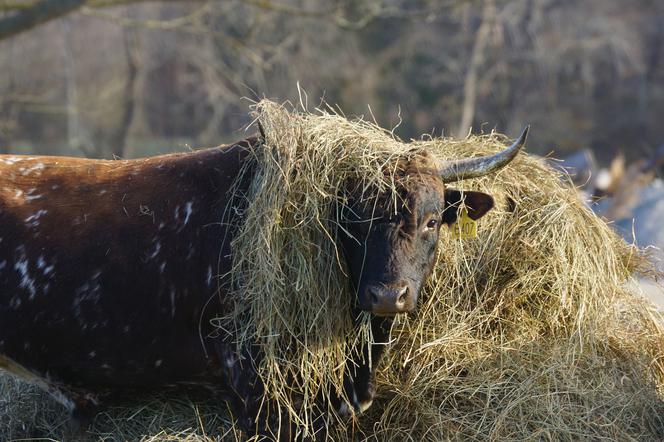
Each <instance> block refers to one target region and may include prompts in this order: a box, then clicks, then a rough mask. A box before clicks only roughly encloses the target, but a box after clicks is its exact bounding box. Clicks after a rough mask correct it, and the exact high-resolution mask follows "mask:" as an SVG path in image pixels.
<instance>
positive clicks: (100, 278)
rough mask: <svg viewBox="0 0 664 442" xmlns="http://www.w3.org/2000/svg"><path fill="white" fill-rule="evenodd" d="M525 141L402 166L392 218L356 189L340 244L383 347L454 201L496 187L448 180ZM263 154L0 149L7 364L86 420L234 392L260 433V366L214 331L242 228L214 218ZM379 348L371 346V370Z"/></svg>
mask: <svg viewBox="0 0 664 442" xmlns="http://www.w3.org/2000/svg"><path fill="white" fill-rule="evenodd" d="M526 135H527V129H526V130H524V132H523V133H522V134H521V136H520V137H519V138H518V139H517V140H516V142H515V143H514V144H513V145H512V146H511V147H509V148H508V149H506V150H505V151H503V152H501V153H498V154H496V155H493V156H488V157H480V158H470V159H462V160H458V161H454V162H451V163H447V164H443V165H440V164H436V163H435V162H434V161H433V160H432V159H431V157H428V156H423V157H422V158H420V159H419V160H417V161H416V163H415V164H410V165H408V166H407V168H406V169H405V173H412V177H411V179H409V180H407V182H408V188H407V189H406V188H404V189H400V191H401V192H402V194H403V196H404V198H403V199H402V201H403V204H402V206H401V207H399V208H398V211H397V213H396V215H395V213H394V210H390V211H388V210H387V209H381V207H383V205H381V204H380V201H378V204H374V202H373V201H371V198H369V203H368V204H367V199H366V195H367V194H366V191H365V192H364V195H365V197H364V198H363V199H362V200H360V199H359V198H354V196H353V190H352V189H351V188H349V189H348V192H349V204H348V209H349V210H348V213H349V214H350V215H347V216H345V217H344V219H345V221H344V222H345V223H346V226H345V227H344V229H339V231H340V232H341V231H343V232H346V233H340V237H339V238H337V241H338V242H339V244H340V246H341V248H342V249H343V251H344V255H345V259H346V260H347V264H348V268H349V269H350V270H351V272H350V273H351V274H350V276H351V279H352V282H353V285H354V287H355V289H356V293H357V298H356V305H355V306H354V311H356V312H357V311H359V310H364V311H369V312H373V313H374V314H375V317H374V319H373V326H374V337H375V339H376V341H377V342H381V340H384V339H385V338H386V334H387V333H388V330H389V327H390V324H391V317H393V316H394V315H396V314H399V313H404V312H408V311H411V310H413V309H414V308H415V306H416V302H417V297H418V293H419V291H420V288H421V287H422V285H423V283H424V281H425V280H426V278H427V276H428V274H429V272H430V271H431V269H432V267H433V265H434V259H435V252H436V248H437V244H438V237H439V229H440V228H441V226H442V225H444V224H448V225H449V224H450V223H452V222H454V221H455V219H456V217H457V206H458V205H459V202H460V200H461V199H462V198H464V200H465V204H466V206H468V208H469V216H470V217H471V218H474V219H477V218H479V217H481V216H482V215H484V214H485V213H486V212H487V211H489V210H490V209H491V208H492V207H493V200H492V198H491V197H490V196H489V195H486V194H483V193H479V192H465V194H463V195H462V193H461V192H459V191H456V190H453V189H448V188H446V187H445V184H446V183H450V182H453V181H457V180H460V179H465V178H473V177H478V176H482V175H486V174H488V173H492V172H495V171H496V170H498V169H500V168H501V167H503V166H505V165H506V164H507V163H509V162H510V161H511V160H512V159H513V158H514V157H515V155H516V154H517V153H518V152H519V150H520V149H521V148H522V146H523V144H524V142H525V139H526ZM261 148H263V146H262V141H261V138H260V137H251V138H248V139H246V140H243V141H240V142H238V143H235V144H233V145H230V146H222V147H217V148H212V149H206V150H200V151H195V152H188V153H180V154H171V155H163V156H157V157H153V158H146V159H137V160H121V161H104V160H90V159H80V158H63V157H46V156H34V157H27V156H7V155H4V156H0V368H4V369H5V370H7V371H9V372H12V373H14V374H17V375H19V376H22V377H23V378H26V379H27V380H29V381H31V382H33V383H35V384H37V385H39V386H40V387H42V388H43V389H45V390H47V391H48V392H50V393H51V394H52V395H53V397H54V398H55V399H56V400H58V401H59V402H60V403H62V404H63V405H64V406H65V407H67V408H68V409H69V410H70V412H71V413H72V417H73V418H74V420H78V421H86V420H89V419H90V418H91V416H92V415H93V414H94V412H95V411H96V409H97V408H98V406H99V404H100V403H101V401H103V400H104V399H105V398H106V397H107V396H109V395H111V394H112V393H115V392H121V391H132V390H150V389H161V388H163V387H165V386H174V385H175V386H177V385H192V384H193V385H200V386H206V387H210V388H213V389H217V388H218V389H220V390H228V391H233V392H234V393H233V396H231V397H230V398H229V401H230V404H231V409H232V411H233V413H234V415H235V417H236V418H238V421H239V422H240V424H241V425H242V426H243V427H244V428H245V430H246V431H247V432H249V433H250V434H252V433H254V432H256V431H265V423H261V422H260V421H261V417H260V416H258V409H259V403H260V394H261V392H262V388H261V386H260V383H259V382H257V377H256V373H255V371H254V370H253V369H252V366H251V364H248V363H246V362H245V363H244V366H242V367H239V366H238V367H234V366H233V364H234V363H237V364H242V363H241V362H239V361H240V360H242V358H237V357H235V356H236V355H234V354H233V352H232V350H231V347H230V346H229V345H226V344H225V342H228V339H227V338H228V337H224V336H219V333H212V332H213V331H215V330H214V329H213V327H212V325H210V321H211V319H213V318H215V317H218V316H221V315H223V314H225V313H227V312H228V309H229V308H230V307H229V304H228V299H226V298H228V297H227V296H226V295H227V293H228V292H227V289H228V283H229V282H228V281H226V280H225V278H224V277H221V276H219V275H226V274H227V273H228V272H229V270H230V266H231V259H232V258H231V250H230V246H229V244H230V241H229V240H228V235H232V231H227V229H230V228H229V227H228V226H229V224H236V223H221V222H220V220H221V219H222V217H223V214H224V211H225V208H226V206H227V204H228V202H229V201H228V200H229V195H228V190H229V189H230V188H231V185H232V184H233V183H234V181H235V180H236V177H237V176H238V174H239V172H240V169H241V168H242V166H243V164H244V162H245V161H246V160H247V159H248V158H249V152H250V150H251V149H261ZM250 179H251V177H250V176H248V177H247V181H246V182H243V183H240V190H242V188H247V187H248V186H249V184H250V183H249V181H250ZM372 198H378V199H380V196H379V195H375V196H372ZM234 216H241V215H238V214H236V215H234ZM370 219H371V220H372V222H368V220H370ZM233 221H241V219H240V220H238V219H235V220H233ZM224 238H226V240H225V241H224ZM220 257H221V258H220ZM360 269H361V271H360ZM220 287H221V291H220V292H219V290H220V289H219V288H220ZM213 336H214V337H213ZM383 348H384V346H383V345H375V346H373V348H371V349H369V348H366V349H365V350H364V351H365V353H366V352H369V351H371V352H372V356H373V357H372V358H371V359H372V360H373V361H374V365H375V363H376V361H377V360H378V359H379V358H380V355H381V352H382V349H383ZM366 359H367V358H365V360H366ZM229 361H230V365H229ZM233 361H235V362H233ZM371 377H372V373H371V370H370V369H369V367H368V366H367V365H366V364H359V366H358V367H357V368H356V369H355V370H354V371H353V372H352V373H349V376H348V382H347V388H348V389H349V391H348V396H349V397H350V398H352V400H353V406H354V407H355V408H356V410H363V409H365V408H366V407H368V406H369V405H370V404H371V401H372V399H373V395H374V392H373V387H372V381H371Z"/></svg>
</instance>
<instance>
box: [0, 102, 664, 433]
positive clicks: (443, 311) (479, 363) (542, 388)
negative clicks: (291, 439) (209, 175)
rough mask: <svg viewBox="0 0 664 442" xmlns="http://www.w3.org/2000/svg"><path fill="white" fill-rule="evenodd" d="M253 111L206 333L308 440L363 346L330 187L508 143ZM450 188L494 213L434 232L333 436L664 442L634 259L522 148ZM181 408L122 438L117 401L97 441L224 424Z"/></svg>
mask: <svg viewBox="0 0 664 442" xmlns="http://www.w3.org/2000/svg"><path fill="white" fill-rule="evenodd" d="M255 112H256V118H257V119H258V120H259V121H260V123H261V124H262V126H263V128H264V131H265V135H266V141H267V146H268V148H267V149H257V150H256V151H255V152H254V156H253V160H252V161H251V162H250V163H249V164H248V165H247V169H246V172H247V173H255V174H256V175H255V176H254V178H253V180H252V186H251V188H250V189H249V192H248V194H247V195H239V194H238V195H237V196H238V198H239V199H240V200H241V201H244V203H239V204H238V205H237V206H234V207H233V208H229V210H235V211H243V213H244V217H245V220H246V222H245V224H243V225H239V226H237V229H238V231H237V236H235V239H234V242H233V243H232V247H233V249H234V263H233V264H234V268H233V272H232V274H231V277H232V278H233V283H234V287H235V288H236V289H237V290H236V292H235V293H234V296H236V297H237V305H238V306H242V308H240V307H238V309H237V310H236V311H235V312H233V315H229V317H225V318H220V319H219V326H220V327H223V328H224V329H231V330H234V331H235V332H237V333H238V336H239V337H240V339H239V340H238V342H237V344H238V345H239V346H242V345H243V344H246V343H248V342H254V343H258V344H259V345H260V347H261V349H262V350H263V352H264V354H265V358H264V359H263V360H261V361H260V362H259V370H260V374H261V376H262V378H263V380H264V381H265V383H266V386H267V394H268V396H269V397H270V398H272V399H274V400H275V401H276V402H277V403H278V404H279V405H280V407H281V410H280V411H281V412H282V413H285V414H289V415H290V416H291V417H292V418H293V419H294V420H295V421H296V423H297V424H298V425H299V430H300V432H301V434H310V433H311V432H312V431H313V428H312V420H313V417H314V414H315V413H314V412H312V409H313V408H314V405H315V403H316V402H317V400H319V399H320V398H321V396H322V397H324V396H327V395H328V394H329V392H331V391H336V392H337V393H339V392H341V390H342V389H341V381H342V375H343V371H344V366H345V364H346V363H347V360H348V357H349V355H350V354H351V353H352V352H353V349H355V348H357V345H358V344H359V343H360V342H364V341H366V340H369V339H371V337H370V336H369V333H368V330H367V323H366V320H365V321H364V322H363V324H362V326H361V327H360V332H359V333H358V332H357V331H356V330H354V329H353V326H352V323H351V317H350V312H349V306H350V302H351V301H350V300H351V296H353V295H351V293H350V290H349V287H348V281H347V278H346V277H345V274H344V270H343V262H342V259H341V258H340V257H339V253H340V252H339V251H338V250H337V249H336V247H335V242H334V237H335V235H336V229H337V228H338V220H336V219H335V217H334V214H335V213H336V211H335V207H336V205H338V204H343V196H342V195H343V193H342V192H340V189H342V188H343V185H344V183H345V182H346V181H347V180H348V179H354V178H357V177H361V178H362V179H363V183H364V184H365V185H367V186H368V185H372V186H376V187H378V188H379V189H381V190H382V191H385V192H388V193H389V192H390V191H392V190H393V189H394V187H395V182H394V178H393V176H394V174H393V173H392V172H393V171H394V170H396V168H398V167H399V166H398V165H399V164H401V162H403V161H404V160H408V159H410V158H413V157H414V156H417V155H419V154H420V153H421V152H422V151H428V152H430V153H432V154H433V155H435V156H437V157H438V158H441V159H446V158H456V157H468V156H473V155H478V154H487V153H494V152H497V151H498V150H500V149H502V148H503V147H504V145H505V143H506V141H507V140H506V139H505V138H504V137H503V136H500V135H498V134H490V135H484V136H479V137H475V136H473V137H468V138H466V139H464V140H451V139H447V138H445V139H438V138H436V139H430V138H427V139H423V140H420V141H415V142H411V143H402V142H401V141H399V140H398V139H397V138H396V137H394V136H392V134H391V133H389V132H386V131H384V130H382V129H380V128H378V127H376V126H375V125H373V124H371V123H368V122H366V121H349V120H347V119H345V118H344V117H342V116H340V115H338V114H336V113H334V112H331V111H330V110H329V109H327V110H326V111H317V112H316V113H314V114H312V113H307V112H299V113H298V112H294V111H293V110H292V109H286V108H284V107H282V106H279V105H276V104H274V103H272V102H269V101H262V102H260V103H258V104H257V105H256V109H255ZM385 171H387V172H388V173H385ZM456 184H457V185H458V187H459V188H464V189H473V190H482V191H486V192H487V193H490V194H492V195H493V196H494V197H495V198H496V201H497V207H496V209H494V210H493V211H491V212H490V213H489V214H488V215H487V216H486V217H485V218H483V219H482V220H481V221H480V234H479V238H477V239H474V240H466V241H457V240H453V239H452V238H451V236H450V235H449V233H448V232H446V231H444V232H443V234H442V235H441V244H440V252H439V257H438V265H437V267H436V269H435V271H434V274H433V275H432V277H431V278H430V280H429V282H428V284H427V286H426V287H425V289H424V291H423V293H422V294H421V299H420V301H419V308H418V311H417V312H416V313H415V314H413V315H409V316H407V317H399V318H398V320H397V321H396V322H395V325H394V327H393V330H392V336H391V337H392V341H393V342H392V345H391V346H390V347H389V350H388V352H387V353H386V355H385V356H384V358H383V361H382V362H381V364H380V369H379V372H378V376H377V379H376V383H377V391H378V398H377V400H376V401H375V402H374V405H373V407H372V408H371V409H370V410H369V411H368V412H367V414H366V415H362V416H358V417H355V418H354V419H352V420H351V421H350V422H343V423H341V424H339V423H337V422H336V421H335V420H332V421H331V422H330V427H329V428H328V430H329V431H330V433H331V434H330V437H331V438H332V439H334V440H358V439H359V440H361V439H364V438H371V439H372V440H374V439H377V440H431V441H438V440H449V439H461V440H495V439H506V440H524V439H552V440H578V439H599V440H601V439H604V440H643V439H650V440H653V439H662V438H664V421H663V418H662V416H664V405H663V403H662V401H661V399H660V396H659V392H658V389H659V388H661V387H662V385H664V383H663V381H664V370H663V368H662V355H663V354H664V348H662V346H663V345H664V328H663V324H664V322H663V321H662V317H661V316H660V314H659V313H657V312H655V311H654V310H653V309H652V308H651V306H650V305H649V304H648V303H646V302H645V301H642V300H640V299H639V298H638V297H637V296H635V295H634V294H633V293H631V292H630V291H629V290H628V289H627V288H626V287H627V283H628V282H629V281H630V279H631V277H632V275H633V274H635V272H644V271H647V270H648V266H647V263H646V261H645V258H644V256H642V254H641V253H640V252H639V251H638V250H637V249H636V248H634V247H632V246H630V245H627V244H625V243H624V241H622V240H621V239H620V238H619V237H618V236H617V235H616V234H614V232H613V231H612V230H611V229H610V228H609V227H608V226H607V225H606V224H605V223H604V222H603V221H602V220H600V219H599V218H598V217H596V216H595V215H594V214H592V213H591V212H590V211H589V210H588V209H587V208H586V207H585V206H584V205H583V204H582V203H581V202H580V201H579V200H578V197H577V195H576V193H575V191H574V189H572V188H571V186H570V185H568V184H566V183H565V182H564V180H561V177H560V176H559V175H558V173H557V172H555V171H553V170H551V169H550V168H548V167H547V166H546V165H545V164H543V162H541V161H540V160H538V159H537V158H535V157H532V156H529V155H520V156H519V157H518V158H517V159H516V160H515V161H514V162H513V163H512V164H511V165H510V166H508V167H507V168H505V169H503V170H502V171H500V172H499V173H497V174H494V175H491V176H487V177H484V178H481V179H476V180H469V181H466V182H462V183H456ZM235 190H236V191H237V189H235ZM365 319H366V318H365ZM19 390H21V389H19ZM21 392H23V393H25V389H22V390H21ZM10 394H13V393H11V392H10ZM9 402H11V401H9ZM157 403H158V404H161V401H157ZM185 403H186V404H187V405H186V406H185V407H182V408H177V407H175V408H173V410H177V411H175V412H174V413H175V414H168V413H166V414H165V415H160V413H161V411H159V407H149V408H148V409H149V410H150V411H149V412H148V413H147V414H145V416H146V420H141V422H142V423H141V424H140V425H144V426H143V427H141V426H140V425H138V426H134V427H132V430H131V431H130V432H125V429H126V428H127V427H128V426H129V425H130V424H131V421H132V420H131V419H128V418H127V416H129V417H131V416H132V413H135V412H136V410H131V409H129V410H125V411H121V410H122V409H121V408H118V409H117V411H116V414H115V415H106V417H103V416H102V418H100V419H97V420H96V421H95V425H94V427H93V434H97V435H99V436H97V437H98V438H101V437H102V436H101V435H102V434H104V435H106V436H104V437H106V438H108V439H111V440H135V439H141V438H143V440H150V441H153V440H154V441H156V440H173V441H206V442H207V441H209V440H218V439H217V438H216V437H217V436H218V435H223V434H225V431H226V429H224V428H225V427H224V422H225V424H227V425H228V426H230V423H229V422H227V421H216V423H215V424H213V425H212V426H209V425H201V424H200V423H199V420H198V417H199V416H198V415H197V414H196V413H192V410H193V409H194V408H193V407H192V406H191V405H190V403H189V402H185ZM150 404H152V402H150ZM4 407H5V409H6V410H8V411H7V412H8V413H9V414H11V413H14V412H16V413H18V411H16V410H14V408H13V405H12V406H11V407H9V408H7V407H8V405H7V404H5V405H4ZM40 407H41V405H40V406H36V405H30V406H29V407H28V411H29V412H27V413H26V412H25V411H21V412H22V413H23V414H24V415H27V416H28V417H27V418H26V421H28V422H32V424H34V425H35V426H36V427H43V426H44V425H45V424H42V423H40V422H42V418H43V417H44V416H43V415H42V414H41V413H42V412H41V411H39V410H41V408H40ZM140 410H143V408H141V409H139V411H140ZM146 410H147V409H146ZM178 412H179V413H182V415H181V416H180V417H179V418H178V416H177V413H178ZM218 412H223V407H218V406H217V407H216V408H212V409H211V410H207V411H206V412H205V413H204V415H205V416H206V418H205V419H204V420H205V421H206V422H207V421H208V420H210V419H214V417H213V416H215V414H216V413H218ZM31 413H32V414H31ZM150 413H154V414H150ZM35 414H36V415H38V416H37V417H36V418H34V419H33V417H34V415H35ZM141 415H143V414H141ZM158 416H159V417H158ZM150 418H151V419H152V421H150ZM30 419H32V421H31V420H30ZM35 419H36V421H38V423H37V424H35ZM155 419H156V420H157V421H160V423H159V424H156V425H155V424H154V420H155ZM163 419H166V422H167V423H166V424H164V422H163ZM5 422H6V420H5V421H2V422H1V424H2V426H3V429H2V430H3V431H2V433H0V435H2V436H4V435H6V434H7V432H6V431H4V427H6V426H7V425H8V424H6V423H5ZM134 423H136V421H134ZM32 424H31V425H32ZM12 425H14V426H13V427H12V428H14V429H15V430H16V428H18V427H17V426H16V424H15V423H14V424H12ZM23 425H25V423H24V424H23ZM114 425H116V426H117V428H116V429H115V430H113V426H114ZM228 428H231V429H232V427H228ZM113 431H115V433H114V432H113ZM12 434H13V435H18V434H20V431H19V430H16V431H15V432H14V433H12ZM24 434H25V433H24ZM139 435H141V436H139ZM51 437H54V436H51ZM226 437H228V438H231V439H232V438H234V437H235V436H234V433H232V432H231V433H229V434H228V435H227V436H226Z"/></svg>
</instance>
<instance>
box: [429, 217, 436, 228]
mask: <svg viewBox="0 0 664 442" xmlns="http://www.w3.org/2000/svg"><path fill="white" fill-rule="evenodd" d="M437 225H438V220H437V219H435V218H431V219H430V220H429V222H428V223H427V229H428V230H433V229H435V228H436V226H437Z"/></svg>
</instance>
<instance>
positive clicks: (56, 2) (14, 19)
mask: <svg viewBox="0 0 664 442" xmlns="http://www.w3.org/2000/svg"><path fill="white" fill-rule="evenodd" d="M85 2H86V0H42V1H40V2H39V3H35V4H34V5H33V6H32V7H31V8H29V9H22V10H20V11H18V12H15V13H13V14H11V15H9V16H8V17H3V18H2V19H0V40H3V39H5V38H9V37H12V36H14V35H16V34H19V33H21V32H24V31H27V30H28V29H32V28H34V27H35V26H38V25H40V24H42V23H46V22H47V21H50V20H53V19H55V18H58V17H61V16H63V15H65V14H68V13H69V12H71V11H73V10H75V9H77V8H79V7H81V6H83V4H85Z"/></svg>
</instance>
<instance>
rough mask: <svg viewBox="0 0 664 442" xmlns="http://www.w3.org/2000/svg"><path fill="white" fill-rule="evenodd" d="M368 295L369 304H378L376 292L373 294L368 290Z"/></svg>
mask: <svg viewBox="0 0 664 442" xmlns="http://www.w3.org/2000/svg"><path fill="white" fill-rule="evenodd" d="M369 293H371V303H372V304H374V305H375V304H378V295H377V294H376V292H374V291H373V290H369Z"/></svg>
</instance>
